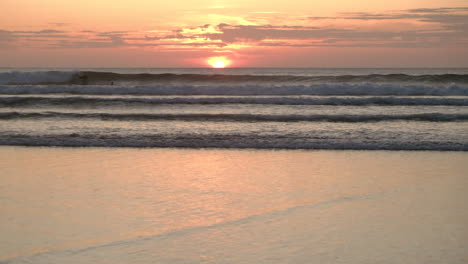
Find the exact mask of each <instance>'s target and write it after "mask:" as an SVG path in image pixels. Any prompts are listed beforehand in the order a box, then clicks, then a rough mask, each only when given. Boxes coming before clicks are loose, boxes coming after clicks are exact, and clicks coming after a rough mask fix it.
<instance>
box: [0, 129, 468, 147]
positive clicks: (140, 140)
mask: <svg viewBox="0 0 468 264" xmlns="http://www.w3.org/2000/svg"><path fill="white" fill-rule="evenodd" d="M0 145H10V146H60V147H136V148H152V147H160V148H253V149H336V150H437V151H468V145H467V144H459V143H458V142H437V141H426V140H416V141H400V140H397V141H383V140H367V141H366V140H346V141H342V140H321V139H318V140H305V139H304V138H302V137H301V138H295V137H283V138H271V137H270V136H263V135H237V134H234V135H219V134H216V135H196V134H178V135H176V136H174V135H167V134H159V135H158V134H150V135H125V136H116V135H109V136H105V135H94V134H77V133H72V134H62V135H59V134H54V135H41V136H37V135H24V134H21V135H4V136H2V137H0Z"/></svg>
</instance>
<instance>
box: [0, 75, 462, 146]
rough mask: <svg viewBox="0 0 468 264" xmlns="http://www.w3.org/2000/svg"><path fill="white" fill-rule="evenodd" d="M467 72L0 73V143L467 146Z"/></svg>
mask: <svg viewBox="0 0 468 264" xmlns="http://www.w3.org/2000/svg"><path fill="white" fill-rule="evenodd" d="M467 128H468V69H268V68H266V69H265V68H262V69H248V68H233V69H80V70H72V69H66V70H64V69H47V70H44V69H6V68H4V69H2V71H1V72H0V144H1V145H25V146H106V147H187V148H206V147H216V148H269V149H277V148H279V149H298V148H300V149H374V150H379V149H380V150H463V151H466V150H468V129H467Z"/></svg>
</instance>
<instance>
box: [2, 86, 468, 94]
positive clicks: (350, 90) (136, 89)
mask: <svg viewBox="0 0 468 264" xmlns="http://www.w3.org/2000/svg"><path fill="white" fill-rule="evenodd" d="M0 94H5V95H21V94H23V95H26V94H31V95H32V94H77V95H80V94H82V95H227V96H229V95H244V96H247V95H330V96H333V95H337V96H338V95H339V96H342V95H348V96H362V95H368V96H388V95H396V96H467V95H468V85H464V84H437V85H432V84H402V83H318V84H281V85H280V84H237V85H232V84H224V85H223V84H202V85H194V84H157V85H133V86H132V85H115V86H110V85H0Z"/></svg>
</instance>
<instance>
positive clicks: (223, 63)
mask: <svg viewBox="0 0 468 264" xmlns="http://www.w3.org/2000/svg"><path fill="white" fill-rule="evenodd" d="M207 62H208V64H209V65H210V66H211V67H213V68H225V67H227V66H229V64H231V60H229V59H227V58H226V57H211V58H209V59H208V60H207Z"/></svg>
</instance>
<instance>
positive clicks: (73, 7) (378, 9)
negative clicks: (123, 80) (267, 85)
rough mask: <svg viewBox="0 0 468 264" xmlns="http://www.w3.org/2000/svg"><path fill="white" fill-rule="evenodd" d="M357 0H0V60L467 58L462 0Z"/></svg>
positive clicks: (449, 61) (462, 63) (407, 61)
mask: <svg viewBox="0 0 468 264" xmlns="http://www.w3.org/2000/svg"><path fill="white" fill-rule="evenodd" d="M195 2H196V4H194V3H195ZM356 3H357V2H356V1H355V0H341V1H338V0H327V1H315V0H301V1H297V0H296V1H294V0H290V1H274V0H229V1H227V0H201V1H192V0H177V1H158V0H156V1H154V0H132V1H129V0H121V1H115V0H99V1H95V0H80V1H71V0H0V10H2V16H1V17H0V58H1V60H0V66H1V67H206V66H207V62H206V61H207V58H209V57H225V58H227V59H229V60H230V61H231V64H230V66H233V67H467V66H468V3H467V2H466V0H393V1H377V0H374V1H370V0H361V1H359V4H356Z"/></svg>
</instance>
